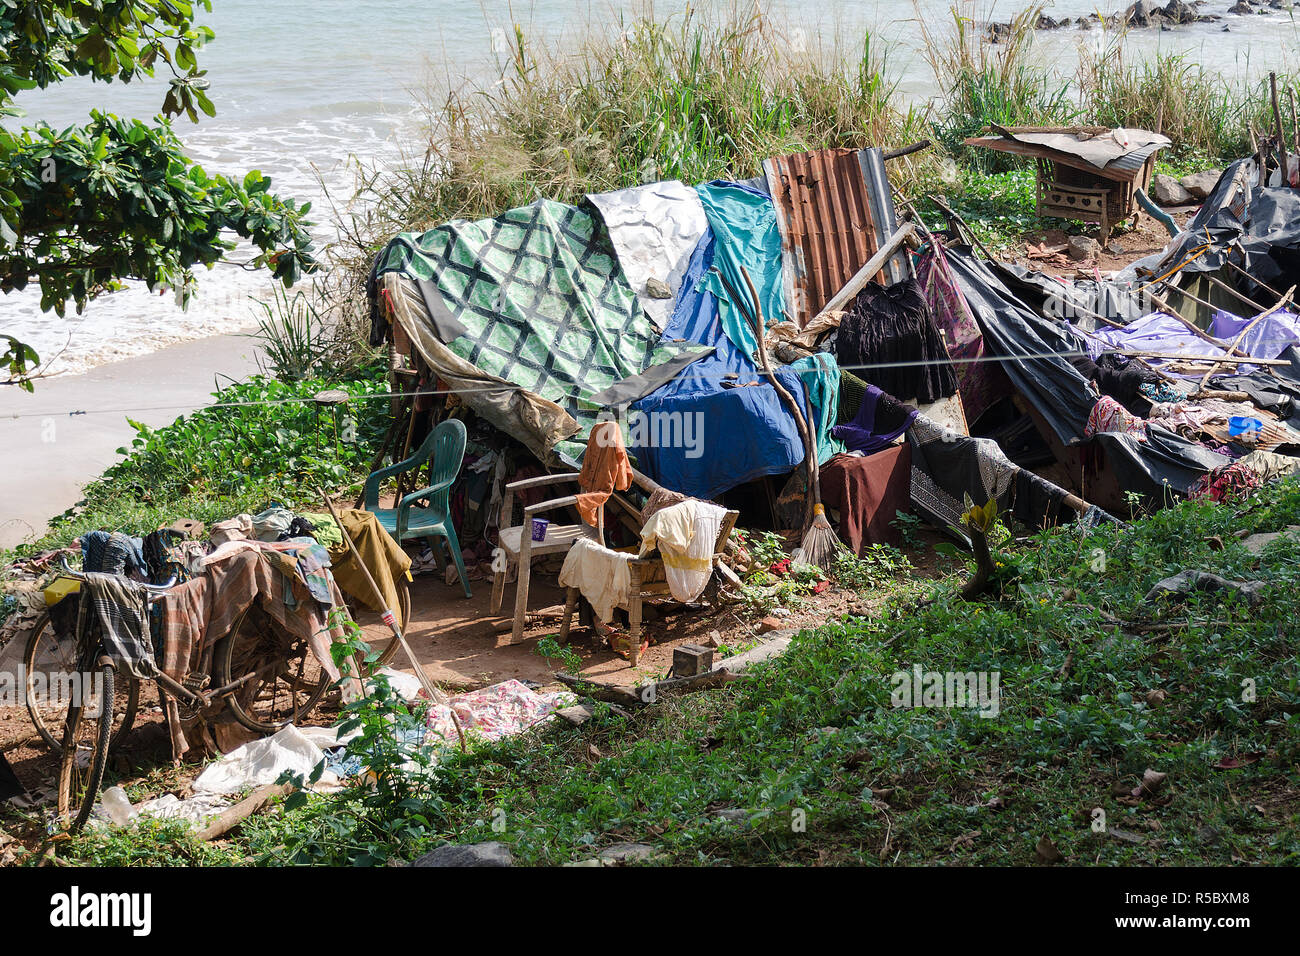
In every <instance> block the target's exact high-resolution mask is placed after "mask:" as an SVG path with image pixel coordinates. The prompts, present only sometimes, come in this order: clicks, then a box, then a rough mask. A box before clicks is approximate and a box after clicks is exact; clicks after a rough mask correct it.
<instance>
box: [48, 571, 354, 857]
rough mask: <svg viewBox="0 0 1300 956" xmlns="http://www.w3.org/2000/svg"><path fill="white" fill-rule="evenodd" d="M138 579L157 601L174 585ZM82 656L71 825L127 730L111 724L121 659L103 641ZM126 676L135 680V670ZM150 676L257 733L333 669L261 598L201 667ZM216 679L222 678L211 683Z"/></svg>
mask: <svg viewBox="0 0 1300 956" xmlns="http://www.w3.org/2000/svg"><path fill="white" fill-rule="evenodd" d="M63 570H64V573H65V574H67V575H68V576H69V577H71V578H73V579H74V580H79V581H83V582H84V581H85V580H86V578H85V576H84V575H82V574H80V573H79V572H77V571H74V570H73V569H72V568H70V567H69V566H68V564H67V561H66V559H65V560H64V562H63ZM140 586H141V587H142V588H144V590H145V591H146V592H147V593H148V599H149V601H150V604H153V603H156V602H157V601H159V600H161V599H162V598H163V596H164V595H165V594H166V593H167V591H169V590H170V589H171V586H172V585H171V583H170V582H169V583H168V584H166V585H140ZM182 586H183V585H182ZM78 643H83V642H81V641H80V640H79V642H78ZM77 661H78V669H77V672H78V674H79V675H81V680H82V683H81V688H82V690H83V692H82V693H81V694H80V695H79V696H78V698H77V699H74V700H73V701H72V702H71V704H70V706H69V707H68V712H67V718H66V720H65V723H64V731H63V739H62V742H61V746H60V750H61V757H62V760H61V764H60V768H59V788H58V812H59V816H60V818H62V819H71V823H70V824H69V826H68V830H69V832H72V833H75V832H77V831H78V830H80V829H81V828H82V827H83V826H85V824H86V821H87V820H89V819H90V814H91V811H92V809H93V808H94V805H95V801H96V799H97V797H98V795H99V787H100V784H101V783H102V782H103V779H104V771H105V768H106V767H107V763H108V754H109V751H110V750H111V749H112V746H113V743H114V741H115V740H117V739H119V738H120V736H121V734H122V733H123V732H124V731H123V730H118V731H117V733H116V734H115V733H114V729H113V728H114V711H115V709H116V708H115V690H116V683H117V676H118V675H117V673H116V671H117V665H116V664H115V662H114V661H113V660H112V659H111V658H110V657H109V656H108V655H107V654H106V653H104V648H103V646H102V642H101V641H99V640H95V641H94V642H93V643H90V645H89V646H85V644H84V643H83V646H81V647H78V648H77ZM313 670H314V671H315V673H313ZM236 675H237V676H236ZM127 680H129V681H131V682H135V683H138V681H136V679H135V678H134V677H131V676H130V675H128V676H127ZM151 680H153V682H154V683H156V684H157V686H158V688H159V697H160V698H161V697H162V696H163V694H164V693H166V694H169V695H171V696H172V697H173V698H174V699H175V701H176V703H177V706H179V707H181V708H182V709H183V710H184V711H186V712H188V713H191V714H194V713H198V712H200V711H206V710H208V709H209V708H211V707H212V706H213V705H214V704H217V703H218V702H220V703H222V704H224V706H227V707H229V708H230V710H231V713H232V715H233V716H234V717H235V719H236V720H237V721H238V722H239V723H240V724H242V725H243V726H245V727H247V728H248V729H249V730H252V731H254V732H255V733H260V734H272V733H275V732H276V731H278V730H280V729H282V728H283V727H285V726H287V725H288V724H290V723H295V722H298V721H299V720H301V718H302V717H303V716H305V715H306V714H307V713H308V712H309V711H310V710H311V709H312V708H313V707H315V706H316V705H317V704H318V703H319V702H320V699H321V698H322V697H323V696H324V695H325V692H326V690H327V689H328V687H329V675H328V674H327V673H326V672H325V671H324V669H323V668H320V667H319V665H318V664H316V663H315V659H314V658H313V656H312V654H311V649H310V647H309V646H308V644H307V641H306V640H304V639H302V638H299V637H296V636H293V635H289V634H287V633H285V632H284V631H283V630H282V629H277V628H276V627H274V626H273V622H272V621H271V620H270V618H269V617H268V616H267V615H266V613H265V612H264V611H262V610H261V608H259V607H257V604H256V602H253V603H251V604H250V605H249V606H248V608H246V609H245V611H244V612H243V613H242V614H240V615H239V617H238V618H236V620H235V622H234V624H233V625H232V626H231V628H230V630H229V631H228V632H227V633H226V634H224V635H223V636H222V637H221V638H219V639H218V640H217V641H216V642H215V643H214V644H213V645H212V646H211V647H210V649H209V650H208V651H207V652H205V653H204V654H203V657H202V661H201V664H200V668H199V670H198V671H197V672H195V673H191V674H190V675H189V676H187V677H186V678H185V680H184V682H183V683H182V682H178V681H176V680H174V679H173V678H172V677H170V676H168V675H167V674H166V673H163V672H162V671H158V672H157V674H156V675H155V676H154V677H153V678H151ZM213 682H215V683H216V685H217V686H216V687H215V688H212V689H208V685H209V684H210V683H213ZM87 689H91V690H90V692H87ZM136 699H138V691H137V697H136ZM105 711H107V713H105ZM121 723H122V724H125V721H124V720H123V721H122V722H121Z"/></svg>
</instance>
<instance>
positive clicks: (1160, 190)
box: [1149, 173, 1192, 206]
mask: <svg viewBox="0 0 1300 956" xmlns="http://www.w3.org/2000/svg"><path fill="white" fill-rule="evenodd" d="M1149 195H1150V196H1151V198H1152V199H1153V200H1155V202H1156V203H1157V204H1158V205H1161V206H1185V205H1187V204H1188V203H1189V202H1191V201H1192V194H1191V193H1189V192H1188V191H1187V190H1186V189H1185V188H1184V187H1183V184H1182V183H1180V182H1179V181H1178V180H1177V179H1175V178H1174V177H1173V176H1170V175H1169V174H1168V173H1156V174H1155V175H1154V176H1152V177H1151V189H1150V193H1149Z"/></svg>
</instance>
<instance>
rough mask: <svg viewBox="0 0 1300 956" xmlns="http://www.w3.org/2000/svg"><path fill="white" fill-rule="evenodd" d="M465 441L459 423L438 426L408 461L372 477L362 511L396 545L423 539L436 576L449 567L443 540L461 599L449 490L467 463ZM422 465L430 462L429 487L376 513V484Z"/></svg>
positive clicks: (465, 583) (465, 580) (464, 580)
mask: <svg viewBox="0 0 1300 956" xmlns="http://www.w3.org/2000/svg"><path fill="white" fill-rule="evenodd" d="M465 438H466V435H465V425H464V423H463V422H461V421H460V420H459V419H455V418H449V419H447V420H446V421H445V422H442V423H440V424H439V425H438V427H437V428H435V429H434V430H433V431H431V432H429V437H428V438H426V439H425V440H424V444H422V445H421V446H420V448H419V450H418V451H416V453H415V454H414V455H412V456H411V457H410V458H408V459H406V460H405V461H399V462H398V463H397V464H395V465H390V466H389V467H387V468H380V469H379V470H378V471H376V472H372V473H371V475H370V477H369V478H367V479H366V487H365V491H364V492H363V493H362V499H363V501H364V504H365V509H366V511H369V512H371V513H372V514H373V515H374V516H375V518H376V519H378V521H379V523H380V524H381V525H382V526H383V528H384V530H385V531H387V532H388V533H389V534H391V535H392V536H393V538H394V539H395V540H396V541H397V542H398V544H401V543H402V542H403V541H404V540H406V539H408V538H423V539H424V540H425V543H426V544H428V546H429V550H430V551H432V552H433V560H434V561H435V562H436V563H437V566H438V570H439V571H440V572H442V573H444V574H445V573H446V570H447V562H446V559H445V558H444V557H443V554H442V541H440V540H438V539H439V538H441V539H443V540H445V541H446V543H447V550H448V551H450V552H451V559H452V560H453V561H455V562H456V570H457V571H458V572H460V583H461V586H462V587H463V588H464V589H465V597H470V590H469V576H468V575H467V574H466V573H465V559H464V557H463V556H462V555H461V553H460V542H459V541H458V540H457V539H456V529H455V527H453V525H452V523H451V486H452V484H453V483H454V482H455V480H456V475H457V474H459V473H460V465H461V462H462V461H463V460H464V458H465ZM426 461H427V462H429V482H430V485H429V487H428V488H421V489H420V490H419V491H413V492H411V493H410V494H409V495H404V496H403V497H402V498H401V499H400V500H398V501H396V502H394V503H395V504H396V507H395V508H380V507H379V484H380V482H382V481H383V480H384V479H385V478H389V477H391V476H393V475H399V474H402V473H404V472H408V471H415V470H416V469H418V468H420V467H421V466H422V465H423V464H424V463H425V462H426ZM422 500H423V501H427V505H426V506H424V507H420V506H419V505H417V502H419V501H422Z"/></svg>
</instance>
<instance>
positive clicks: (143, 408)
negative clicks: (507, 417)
mask: <svg viewBox="0 0 1300 956" xmlns="http://www.w3.org/2000/svg"><path fill="white" fill-rule="evenodd" d="M814 354H816V353H814ZM1086 354H1087V353H1086V352H1082V351H1077V350H1076V351H1072V352H1033V353H1030V354H1027V355H1014V356H1000V355H980V356H973V357H971V358H954V359H919V360H915V361H907V362H874V363H870V364H861V365H840V366H837V367H838V368H839V369H840V370H842V371H847V372H863V371H871V370H873V369H887V368H910V367H915V366H920V365H941V364H944V363H948V364H951V365H970V364H975V363H979V362H1018V361H1025V360H1027V359H1053V358H1063V359H1067V360H1068V359H1073V358H1079V357H1080V356H1084V355H1086ZM1196 357H1197V356H1190V355H1189V356H1188V358H1189V359H1194V358H1196ZM734 374H735V373H734V372H731V373H726V372H724V373H719V374H718V375H709V376H703V377H705V378H711V379H716V380H718V381H727V380H728V376H729V375H734ZM795 374H800V373H799V372H798V371H796V373H795ZM759 384H761V382H760V383H759ZM525 391H528V389H526V388H524V387H523V386H521V385H509V384H507V385H485V386H483V387H481V388H445V389H430V390H420V391H411V392H376V393H374V394H370V395H350V396H348V398H347V399H346V400H345V401H343V402H341V403H340V404H344V405H347V404H351V403H353V402H368V401H379V400H383V401H390V400H392V399H395V398H416V397H425V398H430V397H433V396H437V395H474V394H479V393H488V392H525ZM315 402H316V399H315V398H313V397H311V396H302V397H294V398H276V399H259V400H257V401H247V402H214V403H213V404H211V405H203V406H200V407H199V408H197V409H195V411H208V410H212V409H218V408H255V407H258V406H278V405H294V404H307V403H315ZM192 407H193V406H192V405H185V404H182V405H139V406H134V407H131V408H96V409H67V410H65V411H46V412H15V413H13V414H10V415H4V416H0V420H6V421H14V420H17V419H22V418H55V417H58V416H61V415H67V416H70V417H72V416H81V415H131V414H137V413H139V412H165V411H171V410H174V409H184V408H192Z"/></svg>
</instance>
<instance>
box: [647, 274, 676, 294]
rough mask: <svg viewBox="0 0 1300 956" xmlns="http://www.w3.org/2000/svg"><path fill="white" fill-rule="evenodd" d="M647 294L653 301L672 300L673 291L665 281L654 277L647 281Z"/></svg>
mask: <svg viewBox="0 0 1300 956" xmlns="http://www.w3.org/2000/svg"><path fill="white" fill-rule="evenodd" d="M645 294H646V295H647V296H649V297H650V298H652V299H671V298H672V297H673V290H672V287H671V286H669V285H668V283H667V282H664V281H663V279H656V278H654V277H653V276H652V277H651V278H649V279H646V282H645Z"/></svg>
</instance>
